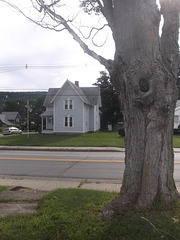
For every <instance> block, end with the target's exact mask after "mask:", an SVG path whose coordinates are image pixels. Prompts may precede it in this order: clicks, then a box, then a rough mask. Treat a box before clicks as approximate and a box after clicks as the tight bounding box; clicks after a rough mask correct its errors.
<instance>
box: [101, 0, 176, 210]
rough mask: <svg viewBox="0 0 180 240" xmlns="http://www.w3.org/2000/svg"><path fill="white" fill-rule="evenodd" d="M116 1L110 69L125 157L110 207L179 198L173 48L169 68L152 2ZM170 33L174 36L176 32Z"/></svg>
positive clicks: (174, 59)
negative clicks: (175, 176)
mask: <svg viewBox="0 0 180 240" xmlns="http://www.w3.org/2000/svg"><path fill="white" fill-rule="evenodd" d="M170 1H171V0H170ZM115 5H116V6H115V8H114V9H115V12H114V14H115V18H114V19H115V20H116V21H117V23H116V24H115V25H114V28H113V29H114V31H113V37H114V39H115V43H116V54H115V60H114V68H112V69H110V71H109V72H110V75H111V79H112V82H113V83H114V85H115V86H116V89H117V91H118V92H119V94H120V99H121V103H122V104H123V108H124V112H123V113H124V118H125V133H126V136H125V144H126V155H125V172H124V178H123V183H122V188H121V191H120V194H119V196H118V197H117V199H115V200H114V201H113V202H112V203H111V204H110V207H111V209H116V210H120V209H122V208H123V207H124V206H125V205H128V204H131V205H134V206H135V207H137V208H142V207H146V206H148V205H151V204H152V203H154V202H155V201H156V200H157V199H159V200H161V201H163V202H164V203H170V202H172V201H175V200H177V199H178V198H179V193H178V192H177V190H176V187H175V182H174V179H173V171H174V154H173V139H172V137H173V119H174V109H175V105H176V100H177V88H176V76H175V71H176V70H177V67H176V64H177V54H178V49H175V48H174V49H173V51H172V52H173V54H174V55H173V61H174V62H173V63H172V62H171V65H173V66H174V67H171V66H170V65H168V64H169V61H167V60H168V57H167V56H168V55H167V54H165V53H164V50H163V51H162V49H163V47H164V46H165V45H166V47H167V45H168V43H167V41H165V42H166V44H164V43H163V44H162V45H161V40H160V37H159V21H160V15H159V12H158V11H157V6H156V2H155V1H141V0H137V1H131V0H125V1H115ZM139 6H141V7H140V8H139ZM116 9H117V10H116ZM171 15H172V14H171ZM175 15H176V16H173V17H172V18H174V19H175V17H176V18H177V16H178V11H177V12H175ZM171 24H172V26H173V24H174V22H173V21H172V22H170V24H169V26H165V27H166V28H167V27H171ZM176 29H177V28H176ZM166 32H167V29H166ZM171 34H172V38H173V37H174V36H175V33H173V32H171ZM176 36H177V33H176ZM166 40H167V38H166ZM174 40H176V44H177V39H174ZM169 44H170V45H171V47H170V48H171V50H172V42H171V43H169ZM173 46H174V45H173ZM172 52H171V53H172ZM168 54H169V53H168ZM167 62H168V64H167ZM105 212H106V211H105Z"/></svg>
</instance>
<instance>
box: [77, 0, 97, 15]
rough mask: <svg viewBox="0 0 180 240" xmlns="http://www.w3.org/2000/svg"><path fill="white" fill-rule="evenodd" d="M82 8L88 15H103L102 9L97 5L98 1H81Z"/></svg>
mask: <svg viewBox="0 0 180 240" xmlns="http://www.w3.org/2000/svg"><path fill="white" fill-rule="evenodd" d="M80 7H81V8H83V10H84V12H85V13H88V14H92V13H95V14H100V13H101V8H100V6H99V4H98V3H97V0H80Z"/></svg>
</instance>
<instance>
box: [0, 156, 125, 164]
mask: <svg viewBox="0 0 180 240" xmlns="http://www.w3.org/2000/svg"><path fill="white" fill-rule="evenodd" d="M0 159H7V160H29V161H54V162H105V163H124V160H94V159H55V158H15V157H12V158H10V157H0Z"/></svg>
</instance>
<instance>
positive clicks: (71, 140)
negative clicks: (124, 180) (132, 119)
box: [0, 132, 180, 148]
mask: <svg viewBox="0 0 180 240" xmlns="http://www.w3.org/2000/svg"><path fill="white" fill-rule="evenodd" d="M173 141H174V147H175V148H180V135H174V138H173ZM0 145H5V146H55V147H124V146H125V145H124V138H123V137H121V136H119V134H118V133H117V132H98V133H88V134H79V135H63V134H59V135H56V134H41V133H38V134H30V136H29V138H28V137H27V135H26V134H22V135H18V136H17V135H13V136H2V137H0Z"/></svg>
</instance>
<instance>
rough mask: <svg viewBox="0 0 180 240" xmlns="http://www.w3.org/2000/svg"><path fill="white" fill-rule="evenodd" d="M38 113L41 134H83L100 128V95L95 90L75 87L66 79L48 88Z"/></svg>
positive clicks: (76, 85)
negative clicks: (43, 109)
mask: <svg viewBox="0 0 180 240" xmlns="http://www.w3.org/2000/svg"><path fill="white" fill-rule="evenodd" d="M43 106H45V107H46V111H45V112H44V113H42V114H41V118H42V132H43V133H48V132H49V133H50V132H51V133H86V132H95V131H98V130H99V129H100V110H99V108H100V107H101V95H100V89H99V88H98V87H79V82H77V81H76V82H75V84H73V83H72V82H70V81H69V80H67V81H66V82H65V83H64V84H63V86H62V87H61V88H50V89H49V90H48V93H47V95H46V98H45V100H44V104H43Z"/></svg>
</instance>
